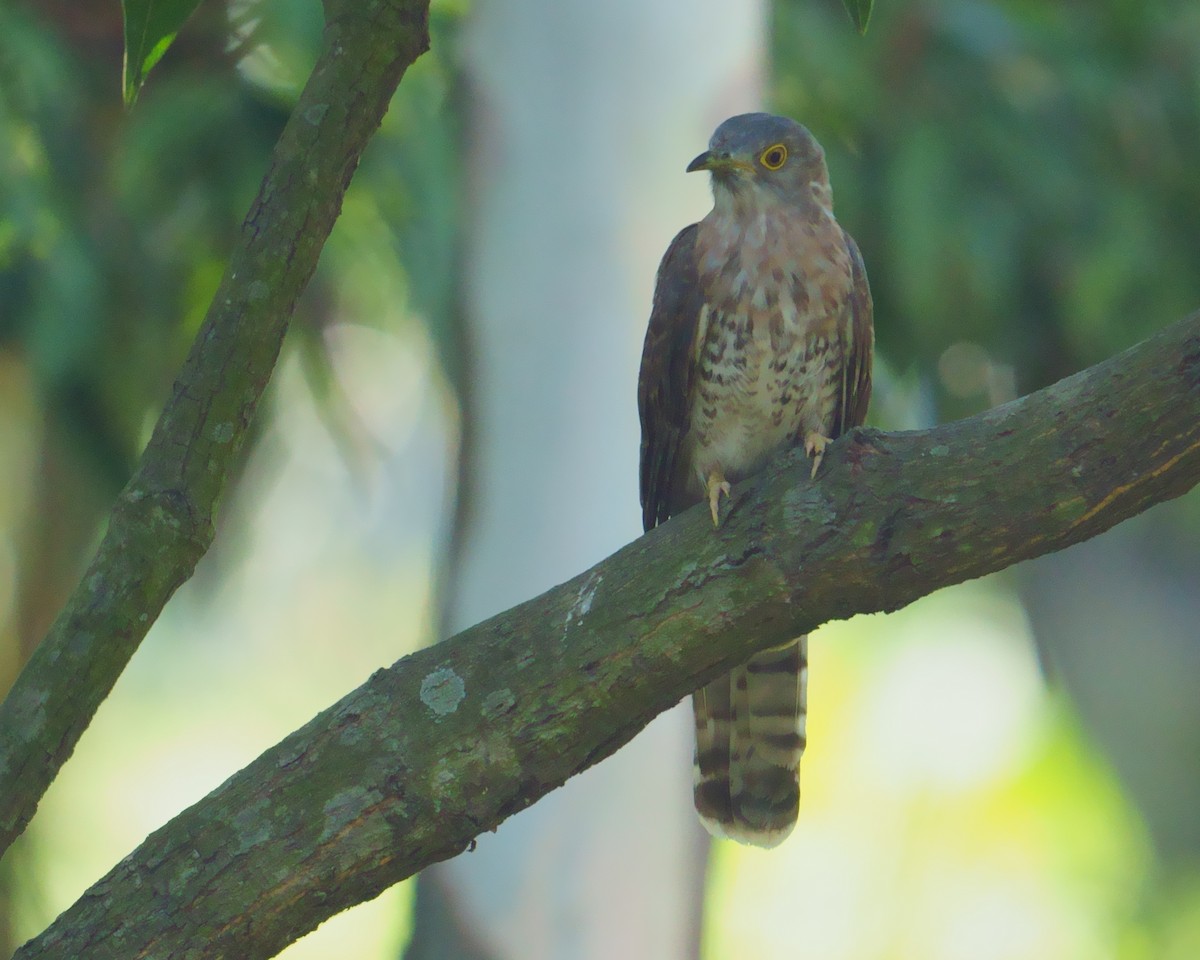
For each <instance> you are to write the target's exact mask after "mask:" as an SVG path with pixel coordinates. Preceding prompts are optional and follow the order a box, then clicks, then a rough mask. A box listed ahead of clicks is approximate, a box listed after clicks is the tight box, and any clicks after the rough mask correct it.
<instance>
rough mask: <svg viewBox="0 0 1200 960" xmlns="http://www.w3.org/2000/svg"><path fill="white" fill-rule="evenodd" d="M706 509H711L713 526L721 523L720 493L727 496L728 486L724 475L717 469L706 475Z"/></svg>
mask: <svg viewBox="0 0 1200 960" xmlns="http://www.w3.org/2000/svg"><path fill="white" fill-rule="evenodd" d="M706 485H707V487H708V509H709V510H711V511H712V518H713V526H714V527H719V526H720V525H721V494H725V496H729V493H730V486H729V483H728V481H726V479H725V475H724V474H723V473H721V472H720V471H719V470H713V471H712V472H711V473H710V474H709V475H708V481H707V484H706Z"/></svg>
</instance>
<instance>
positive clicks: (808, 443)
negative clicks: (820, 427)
mask: <svg viewBox="0 0 1200 960" xmlns="http://www.w3.org/2000/svg"><path fill="white" fill-rule="evenodd" d="M832 442H833V441H832V440H830V439H829V438H828V437H827V436H824V435H823V434H820V433H817V432H816V431H815V430H814V431H813V432H812V433H810V434H807V435H806V436H805V437H804V452H805V453H806V454H808V456H810V457H812V462H813V468H812V473H810V474H809V478H810V479H811V478H813V477H815V476H816V475H817V469H818V468H819V467H820V466H821V461H822V460H823V459H824V457H825V448H826V447H827V446H828V445H829V444H831V443H832Z"/></svg>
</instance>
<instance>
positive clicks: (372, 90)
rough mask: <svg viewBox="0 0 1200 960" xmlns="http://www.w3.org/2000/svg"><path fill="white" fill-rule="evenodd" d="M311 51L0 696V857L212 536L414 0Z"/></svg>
mask: <svg viewBox="0 0 1200 960" xmlns="http://www.w3.org/2000/svg"><path fill="white" fill-rule="evenodd" d="M326 14H327V16H326V28H325V34H324V39H323V45H322V52H321V54H320V57H319V59H318V62H317V65H316V67H315V68H314V70H313V73H312V75H311V77H310V78H309V81H308V83H307V85H306V86H305V88H304V91H303V93H302V94H301V96H300V99H299V102H298V103H297V104H296V108H295V110H294V111H293V112H292V116H291V118H290V119H289V121H288V123H287V125H286V127H285V128H284V131H283V133H282V135H281V136H280V139H279V142H278V143H277V144H276V146H275V150H274V152H273V154H272V157H271V163H270V167H269V169H268V171H267V173H266V175H265V177H264V178H263V182H262V186H261V188H260V189H259V193H258V196H257V198H256V199H255V200H254V203H253V205H252V206H251V208H250V212H249V214H248V215H247V217H246V221H245V223H244V224H243V226H242V232H241V236H240V238H239V240H238V243H237V246H236V248H235V250H234V252H233V255H232V257H231V260H230V265H229V269H228V271H227V272H226V274H225V277H224V278H223V280H222V281H221V285H220V288H219V289H218V290H217V293H216V296H215V297H214V298H213V302H212V305H211V306H210V307H209V310H208V315H207V316H206V318H205V320H204V324H203V326H202V327H201V329H200V332H199V333H198V335H197V337H196V341H195V343H193V345H192V349H191V352H190V353H189V355H188V358H187V360H186V362H185V364H184V366H183V369H182V371H181V372H180V374H179V378H178V380H177V381H176V383H175V387H174V390H173V392H172V396H171V398H170V400H169V401H168V402H167V404H166V407H165V408H164V410H163V412H162V416H161V417H160V418H159V421H158V424H157V426H156V427H155V429H154V434H153V437H152V439H151V440H150V443H149V445H148V446H147V448H146V450H145V452H144V454H143V455H142V459H141V462H140V464H139V465H138V468H137V471H136V472H135V474H134V476H133V478H132V479H131V480H130V481H129V484H128V486H126V488H125V489H124V490H123V491H122V493H121V495H120V497H119V498H118V500H117V503H116V505H115V506H114V507H113V510H112V513H111V515H110V517H109V521H108V529H107V532H106V533H105V536H104V539H103V541H102V542H101V544H100V546H99V548H98V550H97V552H96V556H95V557H94V558H93V560H92V562H91V565H90V566H89V567H88V569H87V572H86V573H85V574H84V576H83V580H82V582H81V583H80V585H79V587H78V588H77V589H76V590H75V592H74V594H73V595H72V596H71V598H70V599H69V600H68V602H67V605H66V607H65V608H64V610H63V612H62V613H61V614H60V615H59V617H58V619H57V621H55V623H54V625H53V626H52V627H51V629H50V632H49V633H48V634H47V636H46V638H45V639H44V640H43V641H42V643H41V644H40V645H39V646H38V648H37V650H36V651H35V652H34V654H33V656H32V658H31V659H30V661H29V663H28V664H27V665H26V667H25V669H24V671H23V672H22V673H21V675H20V676H19V677H18V679H17V681H16V683H15V684H14V686H13V688H12V690H11V691H10V692H9V695H8V697H7V698H6V700H5V701H4V703H3V704H2V705H0V853H2V852H3V851H4V850H6V849H7V848H8V846H9V844H11V843H12V841H13V840H14V839H15V838H16V837H17V836H18V835H19V834H20V832H21V831H22V830H23V829H24V828H25V825H26V824H27V823H28V822H29V819H30V818H31V817H32V816H33V813H34V811H35V810H36V809H37V804H38V802H39V800H40V799H41V797H42V795H43V794H44V793H45V791H46V788H47V787H48V786H49V785H50V783H51V781H52V780H53V779H54V776H55V774H56V773H57V772H58V770H59V768H60V767H61V766H62V764H63V763H64V762H66V759H67V758H68V757H69V756H70V755H71V751H72V750H73V749H74V747H75V744H76V742H77V741H78V739H79V737H80V735H81V734H82V733H83V731H84V730H85V729H86V728H87V725H88V724H89V723H90V722H91V719H92V716H93V715H94V713H95V711H96V709H97V707H99V705H100V703H101V702H103V700H104V698H105V697H107V696H108V693H109V691H110V690H111V689H112V687H113V684H114V683H116V680H117V678H118V677H119V676H120V674H121V671H122V670H123V669H124V668H125V665H126V664H127V663H128V662H129V659H130V657H132V656H133V653H134V651H135V650H136V649H137V647H138V645H139V644H140V643H141V641H142V638H143V637H144V636H145V635H146V631H147V630H149V628H150V625H151V624H152V623H153V622H154V621H155V620H156V619H157V618H158V615H159V613H160V612H161V611H162V608H163V606H164V604H166V602H167V600H168V599H169V598H170V597H171V595H172V594H173V593H174V592H175V590H176V589H177V588H178V587H179V586H180V584H182V583H183V582H184V581H186V580H187V579H188V578H189V577H190V576H191V575H192V571H193V569H194V568H195V565H196V563H197V562H198V561H199V559H200V558H201V557H202V556H203V555H204V553H205V551H206V550H207V549H208V547H209V545H210V543H211V542H212V538H213V520H214V516H215V513H216V509H217V504H218V501H219V500H220V497H221V493H222V490H223V489H224V485H225V479H226V477H227V476H228V475H229V474H230V472H231V466H232V464H233V463H234V461H235V458H236V457H237V454H238V450H239V448H240V447H241V444H242V442H243V440H244V438H245V436H246V433H247V428H248V426H249V424H250V421H251V419H252V418H253V416H254V411H255V408H256V407H257V405H258V401H259V398H260V397H261V396H262V393H263V390H264V389H265V387H266V384H267V381H268V380H269V379H270V376H271V370H272V368H273V367H274V365H275V361H276V358H277V357H278V355H279V348H280V344H281V343H282V341H283V336H284V333H285V332H286V331H287V326H288V321H289V320H290V319H291V315H292V310H293V307H294V305H295V303H296V299H297V298H298V297H299V296H300V292H301V291H302V290H303V289H304V287H305V285H306V284H307V283H308V280H309V278H310V277H311V276H312V273H313V270H314V269H315V268H316V265H317V258H318V256H319V255H320V252H321V248H322V246H323V245H324V243H325V240H326V238H327V237H328V236H329V232H330V230H331V229H332V228H333V224H334V221H335V220H336V219H337V216H338V213H339V211H340V210H341V205H342V196H343V194H344V193H345V191H346V187H347V185H348V184H349V182H350V178H351V176H352V175H353V173H354V170H355V168H356V167H357V166H358V160H359V157H360V155H361V154H362V151H363V148H364V147H365V146H366V144H367V142H368V141H369V140H370V138H371V135H372V134H373V133H374V132H375V130H376V128H377V127H378V126H379V122H380V120H381V119H382V117H383V114H384V112H385V111H386V110H387V107H388V103H389V102H390V100H391V97H392V94H393V92H394V91H395V89H396V85H397V84H398V83H399V82H400V77H401V76H402V75H403V73H404V71H405V69H406V68H407V67H408V65H409V64H411V63H412V62H413V61H414V60H416V58H417V57H418V56H420V55H421V53H422V52H424V51H425V50H426V49H427V48H428V46H429V34H428V24H427V19H428V0H380V2H375V3H369V4H368V3H361V4H360V3H354V2H350V0H341V2H338V3H337V4H335V3H334V2H332V0H330V2H329V3H327V5H326Z"/></svg>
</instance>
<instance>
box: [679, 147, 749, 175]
mask: <svg viewBox="0 0 1200 960" xmlns="http://www.w3.org/2000/svg"><path fill="white" fill-rule="evenodd" d="M697 170H711V171H712V172H713V173H715V174H730V173H739V172H741V173H753V172H754V167H753V166H752V165H751V164H748V163H746V161H745V160H735V159H734V158H733V157H731V156H730V155H729V154H727V153H714V152H713V151H712V150H705V151H704V152H703V153H702V154H700V156H698V157H697V158H696V159H695V160H693V161H692V162H691V163H689V164H688V165H687V172H688V173H695V172H696V171H697Z"/></svg>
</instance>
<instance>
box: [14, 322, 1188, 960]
mask: <svg viewBox="0 0 1200 960" xmlns="http://www.w3.org/2000/svg"><path fill="white" fill-rule="evenodd" d="M1198 480H1200V315H1198V316H1194V317H1192V318H1190V319H1189V320H1187V321H1184V322H1182V323H1179V324H1176V325H1175V326H1173V327H1171V328H1169V329H1167V330H1165V331H1164V332H1162V333H1160V334H1159V335H1157V336H1156V337H1154V338H1152V339H1150V340H1148V341H1146V342H1144V343H1142V344H1141V345H1139V346H1137V347H1135V348H1133V349H1132V350H1129V351H1127V352H1126V353H1124V354H1122V355H1121V356H1119V357H1116V358H1114V359H1112V360H1109V361H1107V362H1105V363H1103V364H1100V365H1098V366H1096V367H1093V368H1091V369H1089V370H1086V371H1084V372H1082V373H1080V374H1077V375H1076V376H1073V377H1070V378H1068V379H1066V380H1063V381H1061V382H1060V383H1058V384H1055V385H1054V386H1052V387H1049V388H1047V389H1045V390H1042V391H1040V392H1038V393H1035V394H1032V395H1030V396H1028V397H1025V398H1022V399H1021V400H1018V401H1014V402H1013V403H1009V404H1006V405H1004V406H1002V407H998V408H996V409H994V410H991V411H988V412H987V413H984V414H981V415H980V416H977V417H972V418H970V419H967V420H962V421H958V422H955V423H951V424H947V425H944V426H941V427H937V428H935V429H933V430H926V431H919V432H909V433H897V434H883V433H880V432H878V431H874V430H856V431H854V432H853V433H852V434H850V435H849V436H848V437H845V438H843V439H842V440H840V441H839V442H837V443H836V444H835V445H833V446H832V447H831V448H830V451H829V453H828V455H827V456H826V459H825V466H823V467H822V472H821V476H819V477H818V479H817V480H816V482H810V481H809V479H808V468H807V464H806V463H803V462H799V463H798V462H797V458H796V457H795V456H792V457H785V458H783V459H782V460H780V461H779V462H778V463H776V464H774V465H773V466H772V468H771V469H769V470H768V471H766V472H765V473H764V474H763V475H762V476H761V477H760V478H757V479H755V480H753V481H751V482H749V483H747V484H744V485H742V486H740V487H739V488H737V489H735V491H734V495H733V498H732V501H731V511H730V514H729V517H728V519H727V520H726V521H725V522H724V524H723V525H722V527H721V528H720V529H719V530H717V531H714V530H713V529H712V526H711V522H710V521H709V520H708V517H707V512H706V510H705V509H703V508H697V509H696V510H692V511H689V512H688V513H686V514H684V515H683V516H681V517H678V518H676V519H674V520H672V521H671V522H669V523H668V524H666V525H665V526H664V527H661V528H659V529H658V530H655V531H653V532H652V533H650V534H649V535H647V536H645V537H642V538H641V539H639V540H637V541H635V542H634V543H632V544H630V545H629V546H627V547H625V548H623V549H622V550H620V551H618V552H617V553H616V554H614V555H613V556H611V557H609V558H608V559H606V560H604V561H603V562H602V563H600V564H597V565H596V566H595V567H593V568H592V569H591V570H589V571H586V572H585V573H582V574H580V575H578V576H576V577H574V578H573V579H571V580H570V581H568V582H567V583H565V584H563V585H561V586H559V587H556V588H554V589H553V590H550V591H548V592H547V593H545V594H543V595H542V596H540V597H537V598H535V599H533V600H530V601H528V602H526V603H523V604H521V605H519V606H517V607H514V608H513V609H511V610H509V611H507V612H505V613H503V614H500V615H498V616H496V617H493V618H491V619H489V620H487V621H485V622H483V623H480V624H478V625H477V626H475V627H472V628H471V629H469V630H465V631H463V632H462V633H460V634H458V635H457V636H455V637H454V638H452V639H450V640H448V641H446V642H445V643H442V644H440V645H438V646H436V647H432V648H430V649H427V650H424V651H422V652H420V653H417V654H414V655H412V656H410V657H406V658H405V659H403V660H401V661H399V662H398V663H397V664H395V665H394V666H393V667H391V668H390V669H388V670H380V671H378V672H377V673H376V674H375V675H373V676H372V677H371V678H370V680H369V681H368V682H367V683H366V684H364V685H363V686H362V687H360V688H359V689H357V690H355V691H354V692H352V693H351V694H350V695H348V696H347V697H345V698H344V699H343V700H342V701H340V702H339V703H337V704H335V705H334V706H332V707H330V708H329V709H328V710H326V711H324V712H323V713H321V714H320V715H318V716H317V717H316V718H314V719H313V720H312V721H311V722H310V723H308V724H307V725H306V726H305V727H303V728H301V729H300V730H298V731H296V732H295V733H294V734H292V735H291V736H289V737H288V738H287V739H285V740H284V741H283V742H282V743H280V744H279V745H278V746H276V747H274V748H273V749H271V750H269V751H267V752H266V753H265V754H263V755H262V756H261V757H260V758H259V759H258V760H256V761H255V762H254V763H252V764H251V765H249V766H248V767H246V768H245V769H244V770H243V771H241V772H240V773H238V774H237V775H235V776H234V777H232V778H231V779H230V780H229V781H227V782H226V783H225V784H224V785H222V786H221V787H220V788H219V789H217V790H216V791H214V792H213V793H212V794H210V795H209V796H208V797H207V798H205V799H204V800H202V801H200V802H199V803H198V804H196V805H195V806H193V807H192V808H190V809H189V810H187V811H185V812H184V813H182V814H180V815H179V816H178V817H176V818H175V819H174V820H172V821H171V822H170V823H168V824H167V825H166V826H165V827H163V828H162V829H160V830H159V831H157V832H156V833H154V834H152V835H151V836H150V837H149V838H148V839H147V840H146V841H145V843H143V844H142V846H140V847H139V848H138V849H137V850H135V851H134V852H133V853H132V854H131V855H130V856H129V857H127V858H126V859H125V860H123V861H122V862H121V863H120V864H118V865H117V867H115V868H114V869H113V870H112V871H111V872H110V873H109V875H108V876H106V877H105V878H104V879H102V880H101V881H100V882H99V883H97V884H96V885H95V886H94V887H93V888H92V889H91V890H90V891H89V892H88V893H87V894H85V895H84V897H83V898H81V899H80V901H79V902H78V903H76V904H75V905H74V906H73V907H71V908H70V909H69V910H68V911H66V912H65V913H64V914H63V915H62V916H61V917H60V918H59V919H58V920H57V921H56V922H55V923H54V924H53V925H52V926H51V928H50V929H49V930H48V931H47V932H46V933H44V934H43V935H42V936H41V937H39V938H38V939H37V940H35V941H32V942H31V943H30V944H28V945H26V947H25V948H23V949H22V950H21V951H19V952H18V954H17V956H18V957H20V958H23V960H29V958H33V957H39V958H41V957H61V958H64V960H65V958H74V957H78V956H87V957H89V958H94V960H102V958H106V957H113V958H117V957H120V958H126V957H142V956H154V957H200V956H204V957H239V958H240V957H248V958H255V957H268V956H271V955H272V954H274V953H275V952H276V951H277V950H279V949H280V948H281V947H282V946H284V945H285V944H286V943H288V942H290V941H291V940H293V939H295V938H297V937H298V936H300V935H301V934H302V933H304V932H305V931H307V930H310V929H312V928H313V927H315V926H316V925H317V924H318V923H320V922H321V920H323V919H324V918H326V917H328V916H330V915H332V914H334V913H336V912H337V911H339V910H342V909H344V908H345V907H348V906H350V905H351V904H354V903H357V902H359V901H361V900H365V899H368V898H370V897H373V896H375V895H376V894H378V893H379V892H380V891H382V890H383V889H385V888H386V887H387V886H389V885H390V884H392V883H395V882H396V881H398V880H401V879H403V878H404V877H407V876H409V875H411V874H412V873H414V872H416V871H417V870H419V869H421V868H422V867H424V866H426V865H428V864H430V863H433V862H436V861H439V860H443V859H445V858H447V857H451V856H454V855H456V854H458V853H460V852H462V851H463V850H465V849H467V848H468V847H469V846H470V844H471V842H472V839H473V838H474V837H475V836H476V835H478V834H479V833H480V832H481V831H484V830H489V829H492V828H494V827H495V826H496V825H497V824H498V823H500V822H501V821H503V820H504V819H505V818H506V817H508V816H510V815H512V814H513V813H514V812H516V811H518V810H520V809H522V808H524V807H526V806H528V805H529V804H531V803H533V802H534V801H535V800H537V799H538V798H539V797H541V796H542V795H544V794H545V793H547V792H548V791H550V790H552V789H554V788H555V787H556V786H558V785H559V784H561V783H562V782H563V781H564V780H565V779H567V778H568V777H570V776H571V775H573V774H575V773H577V772H579V771H580V770H582V769H584V768H586V767H588V766H590V765H591V764H593V763H596V762H597V761H598V760H600V759H602V758H603V757H605V756H607V755H609V754H611V753H612V752H613V751H615V750H616V749H617V748H618V747H620V746H621V745H622V744H623V743H625V742H626V741H627V740H629V738H630V737H632V736H633V735H634V734H635V733H636V732H637V731H638V730H639V729H641V728H642V727H643V726H644V725H645V724H646V723H647V722H648V721H649V720H650V719H651V718H652V717H653V716H655V715H656V714H657V713H659V712H660V711H662V710H664V709H666V708H667V707H669V706H670V705H671V704H673V703H675V702H676V701H678V700H679V699H680V698H681V697H682V696H684V695H685V694H687V693H688V692H689V691H691V690H693V689H695V688H696V687H697V686H698V685H700V684H701V683H704V682H705V681H707V680H709V679H711V678H712V677H713V676H715V675H716V674H718V673H720V672H722V671H725V670H727V669H729V667H731V666H732V665H733V664H734V663H735V662H738V661H741V660H744V659H745V658H746V656H747V655H748V654H750V653H751V652H753V651H755V650H760V649H763V648H765V647H767V646H770V645H772V644H776V643H779V642H782V641H784V640H786V639H789V638H791V637H793V636H795V635H796V634H798V633H803V632H806V631H809V630H812V629H814V628H815V627H817V626H819V625H820V624H821V623H824V622H826V621H828V620H833V619H840V618H844V617H848V616H851V615H853V614H856V613H871V612H878V611H888V610H895V609H897V608H899V607H901V606H904V605H905V604H907V603H909V602H911V601H913V600H915V599H917V598H919V597H921V596H923V595H925V594H927V593H929V592H931V591H932V590H934V589H937V588H939V587H942V586H946V585H949V584H953V583H959V582H961V581H964V580H968V579H971V578H974V577H978V576H982V575H984V574H986V573H990V572H992V571H995V570H999V569H1001V568H1004V567H1006V566H1009V565H1010V564H1013V563H1015V562H1017V561H1019V560H1022V559H1026V558H1029V557H1033V556H1037V555H1039V554H1043V553H1048V552H1050V551H1053V550H1058V549H1061V548H1063V547H1066V546H1068V545H1070V544H1073V543H1077V542H1079V541H1081V540H1085V539H1087V538H1089V537H1092V536H1095V535H1096V534H1098V533H1100V532H1102V531H1104V530H1106V529H1108V528H1109V527H1111V526H1113V525H1114V524H1115V523H1118V522H1119V521H1121V520H1123V519H1125V518H1127V517H1130V516H1133V515H1134V514H1136V513H1138V512H1140V511H1142V510H1144V509H1146V508H1147V507H1149V506H1151V505H1153V504H1155V503H1158V502H1161V501H1163V500H1167V499H1170V498H1173V497H1177V496H1179V495H1181V494H1183V493H1185V492H1186V491H1188V490H1189V489H1191V488H1192V487H1193V486H1194V485H1195V484H1196V483H1197V481H1198Z"/></svg>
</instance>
